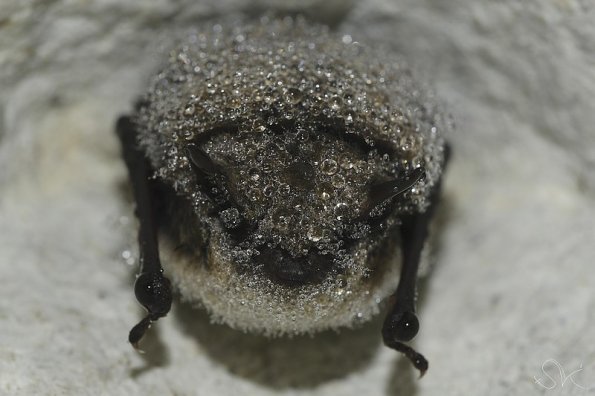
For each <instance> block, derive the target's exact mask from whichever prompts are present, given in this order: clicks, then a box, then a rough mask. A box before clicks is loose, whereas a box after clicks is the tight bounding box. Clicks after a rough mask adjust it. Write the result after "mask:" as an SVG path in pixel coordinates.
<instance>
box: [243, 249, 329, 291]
mask: <svg viewBox="0 0 595 396" xmlns="http://www.w3.org/2000/svg"><path fill="white" fill-rule="evenodd" d="M254 260H255V262H256V263H257V264H259V266H261V267H262V269H263V272H264V274H265V275H266V276H267V277H268V278H269V279H270V280H271V281H273V282H275V283H279V284H282V285H286V286H302V285H306V284H316V283H320V282H322V281H323V280H324V279H325V278H326V277H327V275H328V273H329V272H330V271H331V269H332V267H333V258H332V257H331V256H329V255H322V254H319V253H315V252H310V253H308V254H307V255H304V256H298V257H294V256H292V255H291V254H290V253H289V252H287V251H285V250H284V249H280V248H268V247H267V248H264V249H261V250H260V254H259V255H258V256H256V257H255V258H254Z"/></svg>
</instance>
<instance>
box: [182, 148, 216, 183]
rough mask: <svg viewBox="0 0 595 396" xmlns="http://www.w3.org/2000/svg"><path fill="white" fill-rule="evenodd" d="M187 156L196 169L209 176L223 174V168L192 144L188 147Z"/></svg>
mask: <svg viewBox="0 0 595 396" xmlns="http://www.w3.org/2000/svg"><path fill="white" fill-rule="evenodd" d="M186 154H187V155H188V158H189V159H190V162H192V165H194V168H195V169H197V170H198V171H200V172H201V173H203V174H205V175H207V176H214V175H216V174H220V173H222V169H221V166H220V165H218V164H217V163H215V161H213V160H212V159H211V157H209V155H208V154H207V153H206V152H205V151H204V150H203V149H201V148H200V147H199V146H198V145H196V144H194V143H191V144H189V145H188V146H186Z"/></svg>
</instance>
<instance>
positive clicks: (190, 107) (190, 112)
mask: <svg viewBox="0 0 595 396" xmlns="http://www.w3.org/2000/svg"><path fill="white" fill-rule="evenodd" d="M195 111H196V107H194V105H193V104H189V105H188V106H186V108H185V109H184V115H185V116H186V117H192V116H193V115H194V112H195Z"/></svg>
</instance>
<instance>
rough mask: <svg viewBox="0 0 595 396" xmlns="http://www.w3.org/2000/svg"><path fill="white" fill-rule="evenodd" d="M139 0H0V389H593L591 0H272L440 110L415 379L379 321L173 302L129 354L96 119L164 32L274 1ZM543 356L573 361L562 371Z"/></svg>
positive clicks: (126, 281) (126, 231)
mask: <svg viewBox="0 0 595 396" xmlns="http://www.w3.org/2000/svg"><path fill="white" fill-rule="evenodd" d="M145 3H146V2H141V1H125V2H120V1H118V2H116V1H107V0H104V1H96V2H93V3H90V2H83V1H76V0H73V1H60V0H58V1H53V2H42V1H37V2H34V1H24V2H16V1H15V2H12V3H11V2H3V3H2V5H0V87H1V89H0V122H1V123H0V191H1V195H0V224H1V228H0V278H1V279H2V280H3V282H2V289H1V291H0V321H1V328H2V331H1V336H0V393H2V394H10V395H12V394H16V395H30V394H41V395H60V394H65V395H66V394H90V395H95V394H109V395H120V394H122V395H124V394H126V395H131V394H132V395H135V394H155V395H162V394H183V395H185V394H217V395H232V394H279V393H281V394H315V395H323V394H333V395H334V394H345V395H349V394H369V395H386V394H389V395H397V394H399V395H400V394H405V395H407V394H416V395H434V394H436V395H438V394H440V395H444V394H446V395H458V394H494V395H501V394H547V393H548V391H547V390H546V389H544V388H542V387H540V385H538V384H535V379H534V376H536V377H537V378H538V379H539V378H542V382H543V383H544V384H545V385H547V386H550V387H555V388H556V389H555V390H553V391H554V392H558V393H559V394H585V393H587V394H590V393H592V392H593V388H592V389H591V390H590V391H586V390H585V389H582V388H580V387H579V385H580V386H583V387H589V386H590V387H593V386H595V346H594V343H593V335H592V330H593V327H594V325H595V320H594V315H595V314H594V313H595V299H594V298H593V291H592V289H593V275H592V271H591V266H592V263H593V259H594V256H595V252H594V249H593V236H594V234H595V232H594V227H593V223H594V221H595V210H594V206H593V201H594V199H593V198H594V196H595V174H593V172H591V169H593V166H594V165H595V133H593V125H595V112H593V111H592V108H593V103H592V98H593V97H594V95H595V67H594V66H595V55H594V54H595V23H593V22H594V20H595V11H594V9H593V8H594V6H593V5H592V3H591V2H589V1H585V0H583V1H579V0H576V1H572V0H566V1H563V0H558V1H553V0H552V1H541V0H527V1H523V2H518V1H513V0H508V1H499V2H491V3H489V4H488V3H485V2H482V3H479V2H473V1H470V0H455V1H450V2H448V3H445V2H443V1H439V0H425V1H419V0H417V1H414V0H408V1H404V0H403V1H388V0H376V1H366V2H349V3H348V2H338V1H335V2H331V3H327V2H322V1H320V4H319V3H318V2H316V1H314V0H313V1H308V2H303V1H302V2H297V1H296V2H289V3H287V2H285V3H284V4H285V5H284V6H283V7H284V8H285V9H286V10H287V9H289V10H299V9H301V8H304V9H305V10H306V11H307V12H308V13H309V14H311V15H315V16H316V17H317V18H318V19H321V20H327V21H329V23H332V24H333V25H334V26H336V28H337V29H338V30H340V31H341V32H345V33H349V34H351V35H352V36H353V37H354V39H356V40H359V41H361V42H364V43H373V44H374V45H383V46H386V47H387V49H389V50H393V49H394V50H396V51H400V52H401V53H403V54H405V55H406V56H407V58H408V60H409V62H410V63H411V64H412V65H414V66H415V67H416V68H417V70H418V72H419V74H421V75H423V76H424V77H425V79H426V80H429V81H431V82H432V83H433V85H434V86H435V87H436V91H437V93H438V96H439V97H441V98H443V99H444V100H445V101H447V102H448V103H449V105H450V108H451V109H452V112H453V114H454V117H455V119H456V122H457V132H456V133H455V134H454V135H453V136H452V137H451V139H450V140H451V142H452V145H453V147H454V157H453V160H452V163H451V166H450V168H449V169H448V177H447V179H446V186H445V188H446V194H445V200H444V205H443V226H442V229H441V234H440V235H441V237H440V240H439V242H440V244H439V247H438V249H437V261H438V265H437V266H436V268H435V270H434V271H433V273H432V274H431V277H430V278H429V279H428V280H427V281H426V282H424V284H423V285H422V288H421V296H420V297H421V299H420V302H419V306H418V310H419V313H420V320H421V326H422V327H421V331H420V333H419V335H418V337H417V338H416V340H415V346H416V348H417V349H419V350H420V351H422V352H423V353H424V354H425V355H426V356H427V357H428V359H429V360H430V370H429V371H428V373H427V374H426V377H424V378H423V380H421V381H417V380H416V379H415V372H414V371H413V369H412V368H411V367H409V364H408V362H407V361H406V360H405V359H403V358H402V357H399V356H398V355H397V354H395V353H394V352H393V351H390V350H388V349H386V348H383V347H382V345H381V340H380V334H379V329H380V323H381V322H380V318H379V319H378V320H375V321H373V322H371V323H369V324H367V325H365V326H363V327H362V328H360V329H357V330H349V331H343V332H341V333H339V334H336V333H323V334H320V335H318V336H316V337H313V338H309V337H297V338H294V339H291V340H289V339H284V338H280V339H274V340H268V339H266V338H262V337H260V336H254V335H247V334H242V333H238V332H236V331H233V330H231V329H229V328H227V327H225V326H220V325H212V324H210V323H209V320H208V318H207V317H206V315H204V314H199V315H198V318H197V317H196V316H197V315H196V312H195V311H194V310H192V309H191V308H190V307H188V306H186V305H184V304H176V307H175V308H174V311H173V312H172V314H171V315H170V317H168V319H167V320H164V321H162V322H161V323H159V325H158V326H156V327H155V328H154V329H152V331H151V333H150V337H149V339H148V340H146V343H145V349H146V350H147V353H146V354H145V355H139V354H137V353H136V352H134V350H132V349H131V348H130V347H129V345H128V344H127V342H126V335H127V332H128V330H129V329H130V326H131V325H132V324H133V323H134V322H135V321H136V320H137V319H138V318H139V316H140V314H141V311H140V309H139V308H138V306H137V304H136V303H135V301H134V297H133V295H132V289H131V284H132V280H133V276H132V274H133V273H134V269H135V267H134V265H133V264H134V263H133V259H130V258H129V259H128V260H126V259H124V258H122V252H123V251H127V250H130V249H132V250H134V249H135V248H134V229H135V225H134V219H133V218H132V212H131V207H130V205H129V202H128V201H127V199H126V195H125V194H126V189H125V188H124V186H125V176H126V175H125V169H124V166H123V164H122V162H121V161H120V159H119V154H118V146H117V142H116V139H115V137H114V135H113V133H112V132H113V124H114V121H115V119H116V117H117V116H118V115H119V114H121V113H123V112H127V111H129V110H130V108H131V104H132V101H133V99H134V98H135V96H136V95H137V94H138V93H139V92H141V91H142V88H143V86H144V84H145V83H146V77H147V76H148V74H149V73H150V72H151V71H152V70H153V68H154V67H155V65H156V62H157V61H158V57H157V56H156V53H158V52H159V48H160V47H161V44H160V43H162V42H163V41H167V39H166V38H167V37H168V36H169V35H170V33H169V32H171V31H172V29H174V28H175V29H183V28H185V27H190V26H193V25H196V24H199V23H200V21H201V20H204V19H208V18H211V17H213V16H214V15H218V14H222V13H227V12H229V11H230V10H237V9H238V8H244V9H252V10H256V11H259V10H262V9H265V8H267V7H268V6H271V7H275V8H279V7H281V6H277V5H276V4H275V3H274V2H272V1H268V2H266V1H261V2H258V3H257V5H256V6H254V5H248V3H243V2H239V1H232V0H226V1H217V2H202V4H201V5H194V4H192V2H190V1H186V2H184V1H182V2H177V3H176V4H173V3H169V2H166V1H161V2H153V3H152V4H151V5H147V4H145ZM322 3H324V5H322ZM339 22H340V23H339ZM127 262H128V263H129V264H127ZM548 359H555V360H556V361H557V362H559V363H560V364H561V366H562V367H563V368H564V369H565V371H566V374H568V373H570V372H572V371H574V370H576V369H578V368H579V367H580V366H581V365H582V367H583V370H582V371H581V372H579V373H578V374H575V375H574V377H573V379H574V381H575V382H574V383H573V382H571V381H566V382H565V383H564V385H563V386H562V383H561V381H560V379H559V377H558V370H557V369H556V368H555V364H554V363H553V362H552V361H550V362H549V363H547V360H548ZM544 363H546V365H545V366H544V368H545V371H546V372H547V373H549V375H551V376H552V378H554V379H555V380H556V381H557V382H556V383H553V382H552V381H551V380H548V379H547V377H545V374H544V373H543V372H542V364H544ZM577 384H578V385H577Z"/></svg>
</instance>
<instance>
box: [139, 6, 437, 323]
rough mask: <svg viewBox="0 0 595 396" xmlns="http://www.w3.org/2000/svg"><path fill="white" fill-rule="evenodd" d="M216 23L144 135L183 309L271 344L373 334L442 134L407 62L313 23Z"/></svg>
mask: <svg viewBox="0 0 595 396" xmlns="http://www.w3.org/2000/svg"><path fill="white" fill-rule="evenodd" d="M226 26H228V25H224V24H221V25H219V24H217V25H213V26H211V27H209V28H207V29H206V30H205V32H196V33H193V34H190V35H189V37H187V39H186V40H185V41H184V42H183V43H182V44H181V45H180V46H179V47H178V48H176V49H175V50H173V51H172V52H171V53H170V57H169V59H168V61H167V62H166V63H165V65H164V67H163V68H162V70H161V71H160V72H159V73H157V74H156V75H155V77H154V78H153V79H152V81H151V86H150V88H149V90H148V91H147V93H146V94H145V95H144V96H143V98H142V100H141V101H140V104H139V106H138V108H137V111H136V113H135V114H133V116H132V117H131V118H132V121H133V123H134V126H135V129H136V130H137V131H138V137H137V141H138V144H139V147H140V149H141V150H142V151H143V152H144V155H145V157H146V158H147V160H148V162H149V164H150V166H151V168H152V172H153V175H154V177H155V179H156V180H158V182H159V183H160V185H161V186H162V187H161V189H158V190H159V191H160V192H157V193H156V194H161V196H160V197H159V198H158V200H159V201H160V202H164V204H163V207H164V209H163V212H164V215H163V216H161V217H162V218H163V224H164V225H165V227H164V229H165V230H167V231H166V233H167V234H168V236H169V240H170V242H169V243H170V244H171V245H172V246H173V247H174V248H175V247H178V248H179V247H180V246H182V247H183V248H181V249H180V248H179V249H175V250H172V252H171V253H170V254H169V256H168V257H167V259H166V260H164V267H165V269H166V272H168V273H169V276H170V277H171V279H172V281H173V284H174V285H175V286H176V287H177V288H178V289H179V290H180V292H181V293H182V296H183V297H185V298H186V299H189V300H191V301H196V302H198V303H200V304H202V305H204V306H206V308H207V309H208V310H209V311H210V312H211V313H212V314H213V317H214V318H215V319H216V320H219V321H222V322H225V323H228V324H230V325H231V326H233V327H237V328H241V329H246V330H255V331H262V332H265V333H268V334H280V333H291V334H295V333H302V332H311V331H318V330H322V329H325V328H329V327H331V328H335V327H341V326H348V325H351V324H353V323H354V322H358V321H362V320H366V319H369V318H370V317H371V316H372V315H373V314H375V313H376V312H377V311H378V303H379V302H380V301H381V300H382V299H383V298H384V297H386V296H387V295H389V294H391V293H392V292H393V291H394V289H395V287H396V283H397V282H398V271H399V267H400V265H399V259H400V257H401V252H400V249H399V244H400V242H401V237H400V235H399V233H398V229H399V227H400V225H401V223H402V221H401V220H402V217H403V216H409V215H411V214H415V213H421V212H423V211H424V210H425V209H426V208H427V207H428V206H429V197H430V195H431V192H432V190H433V188H434V187H435V186H436V185H437V184H438V181H439V179H440V175H441V172H442V168H443V165H444V144H445V143H444V139H443V138H442V137H441V134H440V132H442V130H443V129H447V126H446V122H445V120H444V119H443V117H442V116H441V115H440V113H439V112H438V111H437V110H436V109H435V106H434V105H433V104H432V102H431V100H428V99H427V97H426V96H425V95H424V94H423V93H422V92H423V91H422V90H420V89H419V88H418V86H417V85H416V84H415V83H414V82H413V80H412V79H411V76H410V73H409V72H408V71H407V69H406V68H404V66H403V65H401V64H400V63H399V61H398V59H395V58H392V57H384V56H378V53H377V52H374V51H372V50H371V49H370V48H367V47H363V46H361V45H360V44H358V43H351V42H349V43H348V44H347V43H345V42H343V41H342V40H341V38H340V37H336V36H334V35H332V34H330V33H329V32H328V31H327V29H326V28H324V27H321V26H319V25H312V24H309V23H307V22H306V21H304V20H301V19H296V20H293V19H284V20H272V19H268V18H264V19H262V20H261V21H257V22H246V21H243V22H241V23H237V24H231V25H229V26H231V27H226Z"/></svg>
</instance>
